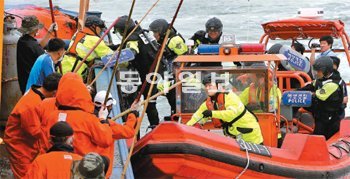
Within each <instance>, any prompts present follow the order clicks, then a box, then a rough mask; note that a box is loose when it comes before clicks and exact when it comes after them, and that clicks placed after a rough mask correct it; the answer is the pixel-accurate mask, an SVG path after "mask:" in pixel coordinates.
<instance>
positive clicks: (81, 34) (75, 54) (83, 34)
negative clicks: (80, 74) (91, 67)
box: [67, 27, 95, 72]
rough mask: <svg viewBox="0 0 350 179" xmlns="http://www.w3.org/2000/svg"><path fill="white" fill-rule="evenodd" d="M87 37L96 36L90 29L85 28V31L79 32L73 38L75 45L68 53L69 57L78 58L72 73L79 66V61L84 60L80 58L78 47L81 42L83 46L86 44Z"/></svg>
mask: <svg viewBox="0 0 350 179" xmlns="http://www.w3.org/2000/svg"><path fill="white" fill-rule="evenodd" d="M86 35H92V36H94V35H95V34H94V33H93V32H92V31H91V30H90V29H89V28H86V27H85V28H84V29H83V30H80V31H78V32H77V33H76V34H75V35H74V36H73V38H72V41H73V44H72V45H71V46H70V47H69V48H68V50H67V51H68V52H67V55H69V56H73V57H75V58H76V61H75V63H74V65H73V68H72V70H71V71H72V72H73V71H74V70H75V67H76V66H77V65H78V62H79V60H82V58H81V57H79V56H78V52H77V46H78V43H79V42H80V43H82V44H83V43H84V41H85V37H86ZM85 63H86V62H85ZM87 65H88V64H87Z"/></svg>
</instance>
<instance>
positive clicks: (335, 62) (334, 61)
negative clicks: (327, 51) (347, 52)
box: [331, 56, 340, 69]
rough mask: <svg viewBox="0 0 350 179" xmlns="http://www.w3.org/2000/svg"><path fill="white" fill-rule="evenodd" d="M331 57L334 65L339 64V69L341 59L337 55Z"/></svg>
mask: <svg viewBox="0 0 350 179" xmlns="http://www.w3.org/2000/svg"><path fill="white" fill-rule="evenodd" d="M331 59H332V61H333V64H334V65H337V69H338V68H339V64H340V59H339V58H338V57H336V56H331Z"/></svg>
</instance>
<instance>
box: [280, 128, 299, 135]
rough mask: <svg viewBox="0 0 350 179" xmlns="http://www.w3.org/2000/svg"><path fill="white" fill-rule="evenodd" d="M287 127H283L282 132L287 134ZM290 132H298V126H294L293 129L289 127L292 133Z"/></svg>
mask: <svg viewBox="0 0 350 179" xmlns="http://www.w3.org/2000/svg"><path fill="white" fill-rule="evenodd" d="M286 130H287V128H286V127H282V128H281V133H282V135H285V134H286V133H287V131H286ZM290 132H292V133H297V132H298V127H297V126H293V128H292V131H291V130H290V129H289V130H288V133H290Z"/></svg>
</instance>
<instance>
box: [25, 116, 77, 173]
mask: <svg viewBox="0 0 350 179" xmlns="http://www.w3.org/2000/svg"><path fill="white" fill-rule="evenodd" d="M50 135H51V143H52V144H53V146H52V147H51V148H50V150H49V151H48V153H47V154H43V155H40V156H38V157H37V158H36V159H35V160H34V162H33V163H32V165H31V166H30V168H29V170H28V172H27V174H26V176H25V178H30V179H31V178H33V179H46V178H70V177H71V172H70V169H71V166H72V163H73V162H74V161H77V160H81V159H82V157H81V156H80V155H77V154H74V153H73V146H72V144H73V143H72V142H73V129H72V127H71V126H70V125H69V124H68V123H66V122H62V121H61V122H57V123H56V124H55V125H53V126H52V127H51V129H50Z"/></svg>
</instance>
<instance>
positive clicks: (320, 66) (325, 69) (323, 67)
mask: <svg viewBox="0 0 350 179" xmlns="http://www.w3.org/2000/svg"><path fill="white" fill-rule="evenodd" d="M313 67H314V70H316V71H322V73H323V75H324V76H328V75H329V74H330V73H332V71H333V61H332V59H331V57H329V56H324V57H320V58H318V59H317V60H316V62H315V64H314V65H313Z"/></svg>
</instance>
